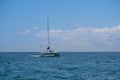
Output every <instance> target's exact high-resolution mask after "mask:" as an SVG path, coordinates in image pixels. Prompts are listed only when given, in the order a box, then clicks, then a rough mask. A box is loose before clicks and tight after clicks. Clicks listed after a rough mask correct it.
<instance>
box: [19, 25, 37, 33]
mask: <svg viewBox="0 0 120 80" xmlns="http://www.w3.org/2000/svg"><path fill="white" fill-rule="evenodd" d="M38 29H39V27H37V26H35V27H33V28H31V29H27V30H25V31H21V32H18V33H19V35H28V34H30V33H33V32H34V31H37V30H38Z"/></svg>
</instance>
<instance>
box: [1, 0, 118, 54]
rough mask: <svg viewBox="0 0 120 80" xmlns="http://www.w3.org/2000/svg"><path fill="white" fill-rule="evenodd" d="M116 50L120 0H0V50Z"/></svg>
mask: <svg viewBox="0 0 120 80" xmlns="http://www.w3.org/2000/svg"><path fill="white" fill-rule="evenodd" d="M47 17H48V18H49V23H50V36H51V39H50V41H51V46H52V48H54V49H56V50H57V51H61V52H62V51H120V0H0V52H2V51H5V52H6V51H7V52H8V51H21V52H22V51H41V50H43V49H45V48H46V47H47V34H46V33H47V32H46V31H47V24H46V21H47Z"/></svg>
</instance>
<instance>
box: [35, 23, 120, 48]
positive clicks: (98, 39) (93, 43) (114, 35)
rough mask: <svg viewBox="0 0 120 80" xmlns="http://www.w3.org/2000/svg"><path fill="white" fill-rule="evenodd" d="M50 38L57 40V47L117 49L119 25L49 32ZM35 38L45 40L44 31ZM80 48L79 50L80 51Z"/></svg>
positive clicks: (119, 34) (45, 34)
mask: <svg viewBox="0 0 120 80" xmlns="http://www.w3.org/2000/svg"><path fill="white" fill-rule="evenodd" d="M50 35H51V37H52V38H55V39H56V40H59V42H58V43H60V44H59V45H61V44H62V45H64V48H65V47H70V45H71V49H72V48H73V47H74V49H75V48H77V47H78V48H80V47H81V46H82V47H84V49H85V48H86V50H89V49H91V50H92V49H96V50H97V49H98V50H105V49H107V50H108V49H114V48H116V49H119V50H120V48H119V47H118V46H119V45H120V25H118V26H114V27H99V28H96V27H78V28H76V29H68V30H56V29H53V30H50ZM36 36H37V37H41V38H47V33H46V31H41V32H39V33H36ZM82 47H81V49H82Z"/></svg>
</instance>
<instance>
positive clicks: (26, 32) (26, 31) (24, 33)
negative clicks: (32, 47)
mask: <svg viewBox="0 0 120 80" xmlns="http://www.w3.org/2000/svg"><path fill="white" fill-rule="evenodd" d="M30 32H31V30H25V31H22V32H19V34H20V35H27V34H29V33H30Z"/></svg>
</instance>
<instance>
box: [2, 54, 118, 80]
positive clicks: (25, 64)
mask: <svg viewBox="0 0 120 80" xmlns="http://www.w3.org/2000/svg"><path fill="white" fill-rule="evenodd" d="M38 54H39V53H37V52H6V53H5V52H1V53H0V80H120V52H64V53H61V57H40V56H39V55H38Z"/></svg>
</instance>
